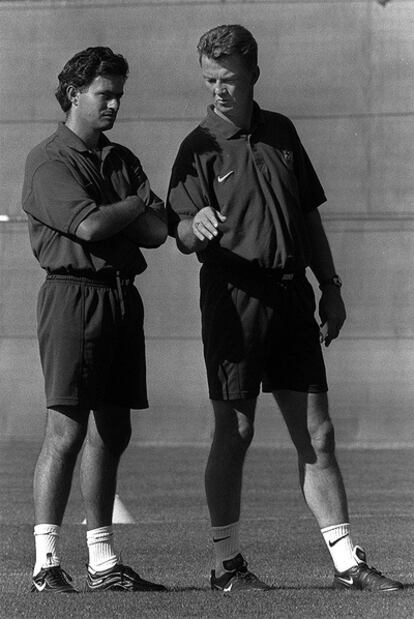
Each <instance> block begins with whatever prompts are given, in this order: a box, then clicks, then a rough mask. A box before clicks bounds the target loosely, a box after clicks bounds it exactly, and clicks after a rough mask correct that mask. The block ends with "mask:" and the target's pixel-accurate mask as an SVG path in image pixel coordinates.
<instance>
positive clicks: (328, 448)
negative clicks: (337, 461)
mask: <svg viewBox="0 0 414 619" xmlns="http://www.w3.org/2000/svg"><path fill="white" fill-rule="evenodd" d="M310 438H311V443H312V447H313V449H314V451H315V452H316V455H317V456H318V455H321V456H322V455H324V456H330V455H333V453H334V451H335V432H334V427H333V425H332V421H331V420H330V419H326V420H325V421H323V422H322V423H320V424H319V425H318V426H317V427H316V428H313V429H312V430H311V431H310Z"/></svg>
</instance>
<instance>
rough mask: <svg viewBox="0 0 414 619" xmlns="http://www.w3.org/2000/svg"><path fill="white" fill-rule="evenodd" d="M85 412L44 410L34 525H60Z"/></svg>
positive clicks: (85, 415)
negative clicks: (43, 431)
mask: <svg viewBox="0 0 414 619" xmlns="http://www.w3.org/2000/svg"><path fill="white" fill-rule="evenodd" d="M88 412H89V411H79V410H76V409H74V408H73V407H67V408H63V407H62V408H59V409H57V410H52V409H49V410H48V411H47V421H46V431H45V437H44V441H43V445H42V449H41V451H40V454H39V457H38V460H37V463H36V467H35V472H34V482H33V494H34V508H35V524H44V523H48V524H57V525H59V526H60V525H61V524H62V520H63V515H64V512H65V508H66V505H67V502H68V498H69V493H70V489H71V485H72V477H73V469H74V467H75V464H76V459H77V456H78V454H79V451H80V449H81V447H82V444H83V441H84V438H85V434H86V427H87V420H88Z"/></svg>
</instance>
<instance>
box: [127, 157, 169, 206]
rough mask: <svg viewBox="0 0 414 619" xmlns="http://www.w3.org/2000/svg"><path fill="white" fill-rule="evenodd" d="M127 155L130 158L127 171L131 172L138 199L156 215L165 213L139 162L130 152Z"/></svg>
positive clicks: (162, 204)
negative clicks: (156, 213)
mask: <svg viewBox="0 0 414 619" xmlns="http://www.w3.org/2000/svg"><path fill="white" fill-rule="evenodd" d="M128 155H129V157H130V158H131V159H130V162H129V169H130V170H132V176H133V185H134V191H135V193H136V194H137V196H138V197H139V198H141V200H142V201H143V202H144V204H145V206H147V207H148V208H151V209H153V210H154V211H156V212H158V213H163V212H164V211H165V205H164V202H163V201H162V200H161V198H159V197H158V196H157V195H156V194H155V193H154V192H153V191H152V189H151V185H150V182H149V180H148V177H147V175H146V174H145V172H144V169H143V167H142V165H141V162H140V161H139V159H138V158H137V157H135V155H133V154H132V153H131V152H130V151H128Z"/></svg>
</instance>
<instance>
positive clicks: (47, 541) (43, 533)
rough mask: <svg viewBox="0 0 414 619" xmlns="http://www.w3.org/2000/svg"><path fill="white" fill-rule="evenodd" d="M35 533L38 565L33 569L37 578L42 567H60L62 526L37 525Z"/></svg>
mask: <svg viewBox="0 0 414 619" xmlns="http://www.w3.org/2000/svg"><path fill="white" fill-rule="evenodd" d="M33 532H34V538H35V551H36V563H35V565H34V568H33V576H35V575H36V574H37V573H38V572H40V570H41V569H42V567H50V566H53V565H60V553H59V535H60V526H59V525H57V524H37V525H35V527H34V530H33Z"/></svg>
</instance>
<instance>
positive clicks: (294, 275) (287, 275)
mask: <svg viewBox="0 0 414 619" xmlns="http://www.w3.org/2000/svg"><path fill="white" fill-rule="evenodd" d="M203 268H204V269H206V270H207V271H210V270H212V271H215V270H216V271H218V272H221V273H223V274H224V275H225V276H227V277H229V278H237V279H248V280H251V279H253V280H260V281H272V282H283V283H289V282H290V281H292V280H294V279H298V278H300V277H304V276H305V269H304V268H301V269H296V270H289V269H265V268H259V267H254V266H246V267H243V268H239V267H235V266H233V265H232V266H229V265H223V264H219V263H214V262H208V263H207V262H204V263H203Z"/></svg>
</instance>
